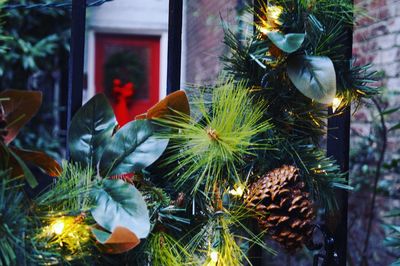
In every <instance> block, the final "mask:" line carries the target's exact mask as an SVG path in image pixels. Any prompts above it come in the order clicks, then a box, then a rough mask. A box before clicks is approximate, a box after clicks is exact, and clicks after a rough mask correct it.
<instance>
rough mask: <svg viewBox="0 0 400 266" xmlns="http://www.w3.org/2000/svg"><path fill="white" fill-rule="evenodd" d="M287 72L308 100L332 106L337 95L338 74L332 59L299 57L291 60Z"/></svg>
mask: <svg viewBox="0 0 400 266" xmlns="http://www.w3.org/2000/svg"><path fill="white" fill-rule="evenodd" d="M287 71H288V75H289V78H290V80H291V81H292V82H293V84H294V86H296V88H297V89H298V90H299V91H300V92H301V93H303V94H304V95H305V96H307V97H308V98H311V99H313V100H315V101H317V102H319V103H323V104H331V103H332V101H333V98H334V97H335V95H336V72H335V68H334V66H333V63H332V61H331V59H329V58H328V57H324V56H306V55H298V56H293V57H291V58H289V60H288V64H287Z"/></svg>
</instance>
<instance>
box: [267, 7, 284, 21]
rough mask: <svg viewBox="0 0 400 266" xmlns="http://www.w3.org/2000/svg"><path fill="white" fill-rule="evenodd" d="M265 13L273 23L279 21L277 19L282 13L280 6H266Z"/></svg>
mask: <svg viewBox="0 0 400 266" xmlns="http://www.w3.org/2000/svg"><path fill="white" fill-rule="evenodd" d="M267 10H268V11H267V12H268V15H269V18H270V19H273V20H274V22H275V23H277V21H278V20H279V17H280V16H281V14H282V12H283V7H281V6H268V8H267Z"/></svg>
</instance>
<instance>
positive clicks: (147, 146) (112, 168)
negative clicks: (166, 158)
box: [100, 120, 168, 176]
mask: <svg viewBox="0 0 400 266" xmlns="http://www.w3.org/2000/svg"><path fill="white" fill-rule="evenodd" d="M154 131H155V125H153V124H152V123H151V122H150V121H148V120H136V121H132V122H129V123H128V124H126V125H125V126H123V127H122V128H121V129H120V130H118V131H117V133H115V135H114V136H113V138H112V139H111V141H110V142H109V143H108V145H107V146H106V148H105V149H104V152H103V155H102V157H101V160H100V173H101V175H102V176H113V175H120V174H126V173H132V172H138V171H140V170H142V169H143V168H145V167H147V166H149V165H151V164H152V163H154V162H155V161H156V160H157V159H158V158H159V157H160V156H161V155H162V153H163V152H164V150H165V149H166V148H167V145H168V139H161V138H157V137H156V136H154Z"/></svg>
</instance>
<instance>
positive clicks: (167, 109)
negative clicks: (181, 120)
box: [135, 90, 190, 120]
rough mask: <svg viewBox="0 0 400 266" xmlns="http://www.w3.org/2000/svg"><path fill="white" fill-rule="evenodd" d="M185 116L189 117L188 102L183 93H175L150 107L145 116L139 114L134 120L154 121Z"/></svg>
mask: <svg viewBox="0 0 400 266" xmlns="http://www.w3.org/2000/svg"><path fill="white" fill-rule="evenodd" d="M179 114H186V115H188V116H189V115H190V107H189V101H188V98H187V96H186V93H185V92H184V91H181V90H180V91H176V92H173V93H171V94H169V95H168V96H167V97H165V98H164V99H162V100H161V101H160V102H158V103H157V104H156V105H154V106H153V107H151V108H150V109H149V110H148V111H147V113H146V114H141V115H138V116H136V117H135V119H137V120H139V119H146V118H147V119H154V118H161V117H163V118H167V117H168V116H172V115H179Z"/></svg>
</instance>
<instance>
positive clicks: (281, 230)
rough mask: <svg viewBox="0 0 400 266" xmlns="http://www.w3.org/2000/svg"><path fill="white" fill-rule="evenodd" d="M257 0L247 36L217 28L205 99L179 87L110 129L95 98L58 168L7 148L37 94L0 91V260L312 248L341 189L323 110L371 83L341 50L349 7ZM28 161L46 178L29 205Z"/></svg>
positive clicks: (241, 257) (217, 256) (366, 93)
mask: <svg viewBox="0 0 400 266" xmlns="http://www.w3.org/2000/svg"><path fill="white" fill-rule="evenodd" d="M268 2H269V4H268V5H266V4H265V5H261V8H260V10H259V11H258V12H257V13H256V14H253V13H251V14H253V15H255V16H256V20H255V21H256V22H255V25H253V24H250V25H248V26H249V28H252V29H253V28H254V32H251V34H250V35H249V36H247V35H244V36H242V37H241V38H240V39H238V38H237V36H238V35H237V34H236V33H235V32H232V31H231V30H229V29H228V28H225V32H226V35H225V43H226V44H227V46H228V47H230V48H231V49H230V51H231V53H230V54H229V55H227V56H226V57H225V58H224V62H225V64H226V72H227V73H228V74H226V77H227V78H224V79H222V80H221V81H219V82H218V84H217V85H216V86H215V87H213V88H212V90H211V101H206V100H205V99H206V98H207V97H205V95H204V93H200V97H198V98H197V99H195V100H193V101H192V102H193V104H192V105H189V101H188V99H187V97H186V94H185V92H183V91H178V92H176V93H173V94H171V95H169V96H167V97H166V98H165V99H163V100H162V101H160V102H159V103H158V104H157V105H155V106H154V107H153V108H151V109H150V110H148V112H147V113H145V114H142V115H140V116H138V117H137V118H136V119H135V120H134V121H131V122H129V123H127V124H125V125H124V126H122V127H119V126H118V124H117V122H116V118H115V115H114V113H113V110H112V108H111V106H110V104H109V103H108V101H107V99H106V97H105V96H104V95H102V94H98V95H96V96H94V97H93V98H92V99H91V100H90V101H88V102H87V103H86V104H85V105H84V106H83V107H82V108H81V109H80V110H79V111H78V112H77V113H76V114H75V116H74V118H73V120H72V122H71V125H70V130H69V132H68V139H69V148H70V154H71V160H70V161H68V162H67V161H65V162H64V163H63V164H62V166H61V167H60V166H59V165H58V164H57V163H56V162H55V161H54V160H52V159H51V158H49V157H48V156H47V155H45V154H44V153H41V152H32V151H29V152H28V151H21V150H16V149H15V148H13V147H12V146H11V140H12V139H13V138H14V137H15V136H16V134H17V132H18V130H19V129H20V128H21V127H22V126H23V124H24V123H26V122H27V121H28V120H29V118H30V117H32V116H33V115H34V113H35V112H36V110H37V108H38V106H40V95H36V94H35V95H31V96H35V97H36V98H35V97H26V96H27V95H24V93H25V94H26V93H28V92H24V93H20V92H17V91H6V92H4V93H1V94H0V103H1V106H2V108H1V116H0V127H1V128H0V132H1V150H0V151H1V155H2V156H1V160H0V161H1V167H2V168H1V172H0V176H1V182H2V183H0V209H1V210H2V214H3V210H4V211H5V215H4V217H5V219H1V220H0V230H1V232H2V236H3V235H4V239H5V241H3V240H2V244H0V256H1V257H0V262H1V263H2V264H6V265H8V264H10V265H17V264H19V263H20V261H21V260H24V261H28V262H29V263H33V264H35V263H46V264H52V263H53V264H59V263H64V262H68V263H72V264H79V265H81V264H90V265H94V264H99V265H104V264H112V265H126V264H129V265H136V264H137V265H188V264H189V265H207V266H211V265H242V264H245V263H246V262H249V258H248V257H247V254H248V250H249V248H251V247H252V246H254V245H259V246H261V247H262V248H263V249H265V250H266V251H267V252H269V253H270V254H271V256H272V255H274V254H276V251H275V250H273V249H272V248H271V247H269V246H268V245H267V244H266V243H265V242H264V235H269V236H270V237H271V238H272V239H274V240H275V241H277V242H278V243H280V244H281V245H282V247H283V248H284V249H285V250H286V251H287V252H289V253H290V254H294V253H295V252H297V251H299V250H300V249H302V248H303V247H304V246H308V245H312V236H313V230H314V224H315V217H316V215H317V213H318V212H317V210H318V209H317V207H319V208H320V209H325V210H326V211H333V210H335V208H337V205H336V202H335V197H334V196H335V194H334V189H335V188H336V189H337V188H339V189H348V186H347V185H346V184H344V183H342V173H341V172H340V170H339V167H338V166H337V165H336V163H335V161H334V160H333V159H332V158H329V157H327V156H326V155H325V152H324V151H323V149H321V148H320V147H319V140H320V138H321V136H323V135H324V134H325V133H326V124H325V119H326V118H327V117H328V112H327V109H328V108H332V109H333V110H332V111H333V113H334V114H339V113H340V112H341V110H343V108H344V107H346V106H348V105H350V104H351V103H352V102H358V101H359V100H360V99H361V98H362V97H370V96H372V95H375V94H376V93H378V92H379V91H378V90H377V89H375V88H374V87H371V86H369V83H370V82H372V81H373V80H374V74H373V73H370V72H369V71H368V67H366V66H355V65H354V64H353V60H351V59H348V58H347V54H346V51H347V48H346V47H345V46H344V45H342V44H343V43H346V38H348V37H349V35H348V34H346V31H347V30H348V29H349V28H350V27H351V26H352V23H353V18H352V14H353V12H354V10H353V8H352V5H351V3H350V1H345V0H340V1H335V2H332V1H328V0H321V1H313V0H301V1H297V0H296V1H293V0H276V1H268ZM249 10H250V9H249ZM248 12H250V11H248ZM251 12H252V11H251ZM243 32H244V31H243ZM35 99H36V100H35ZM22 101H28V102H27V103H26V104H20V105H18V106H19V107H18V108H17V109H13V108H11V106H15V105H14V103H15V102H20V103H21V102H22ZM32 107H34V108H32ZM191 109H192V110H196V113H194V112H193V111H192V112H191ZM26 163H29V164H31V165H32V164H36V165H37V166H38V167H39V168H41V169H42V170H43V171H45V172H47V173H48V174H52V175H57V176H58V177H57V178H55V180H54V183H53V184H52V185H51V186H50V187H49V188H48V189H47V190H45V191H43V192H41V193H40V194H39V195H37V196H36V197H34V198H33V199H31V200H28V199H27V198H26V197H25V196H24V194H23V192H22V191H23V190H24V188H23V187H22V186H21V185H23V184H24V183H25V181H26V182H27V183H28V184H29V185H30V186H35V185H36V184H37V179H36V178H35V177H34V176H33V174H32V173H31V172H30V170H29V168H28V167H27V164H26ZM22 176H23V177H24V179H20V177H22ZM25 202H26V203H25ZM6 210H7V211H6ZM252 220H254V221H257V223H258V225H259V228H258V229H255V228H254V227H252V226H250V225H249V224H250V223H251V221H252ZM14 221H17V223H15V222H14ZM3 232H6V233H4V234H3Z"/></svg>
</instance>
